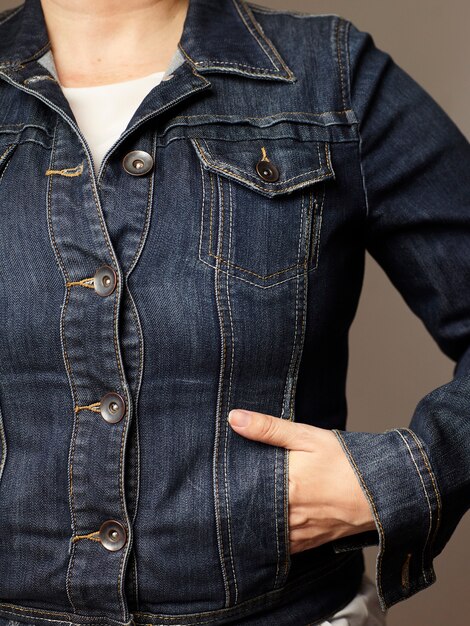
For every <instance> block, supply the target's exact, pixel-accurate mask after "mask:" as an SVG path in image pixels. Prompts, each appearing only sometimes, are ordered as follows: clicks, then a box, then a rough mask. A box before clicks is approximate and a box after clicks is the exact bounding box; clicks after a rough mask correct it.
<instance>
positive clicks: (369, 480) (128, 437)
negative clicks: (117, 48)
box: [0, 0, 470, 626]
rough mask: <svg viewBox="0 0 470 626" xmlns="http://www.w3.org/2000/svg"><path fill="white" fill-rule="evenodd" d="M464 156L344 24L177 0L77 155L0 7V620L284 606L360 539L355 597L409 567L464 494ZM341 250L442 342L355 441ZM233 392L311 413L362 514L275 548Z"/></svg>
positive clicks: (416, 585) (331, 589)
mask: <svg viewBox="0 0 470 626" xmlns="http://www.w3.org/2000/svg"><path fill="white" fill-rule="evenodd" d="M129 54H132V55H135V54H138V50H132V51H129ZM469 172H470V147H469V143H468V141H467V139H466V138H465V137H464V136H463V134H462V133H461V132H460V131H459V130H458V128H457V127H456V126H455V124H454V123H453V122H452V121H451V120H450V119H449V117H448V116H447V115H446V114H445V113H444V112H443V110H442V109H441V108H440V107H439V106H438V104H437V103H436V102H435V101H434V100H433V99H432V98H431V97H430V96H429V95H428V94H427V93H426V92H425V91H424V90H423V88H421V87H420V86H419V85H418V84H417V83H416V82H415V81H414V80H413V79H412V78H411V77H410V76H409V75H408V74H407V73H406V72H405V71H403V70H402V69H400V67H398V66H397V65H396V64H395V63H394V61H393V59H392V58H391V57H390V56H389V55H388V54H387V53H385V52H383V51H381V50H379V49H378V48H377V47H376V46H375V44H374V41H373V39H372V37H371V36H370V35H369V34H368V33H365V32H361V31H360V30H358V28H356V27H355V26H354V25H353V24H351V23H350V22H349V21H348V20H346V19H344V18H341V17H339V16H337V15H318V16H316V15H311V14H306V13H296V12H293V11H272V10H269V9H266V8H263V7H261V6H257V5H255V4H250V3H249V4H246V3H245V2H243V1H242V0H191V2H190V6H189V12H188V14H187V17H186V20H185V23H184V29H183V34H182V36H181V40H180V42H179V45H178V50H177V52H176V53H175V56H174V58H173V61H172V63H171V64H170V67H169V68H168V70H167V72H166V75H165V77H164V80H163V81H162V82H161V83H160V84H159V85H158V86H157V87H155V88H153V89H152V90H151V92H150V93H149V94H148V95H147V96H146V97H145V98H144V100H143V101H142V102H141V104H140V105H139V107H138V109H137V110H136V111H135V113H134V115H133V117H132V119H131V120H130V121H129V124H128V126H127V128H126V130H125V131H124V132H123V133H122V134H121V136H120V137H119V139H118V140H117V141H116V142H115V143H114V145H113V146H112V147H111V148H110V149H109V151H108V152H107V154H106V155H105V158H104V160H103V162H102V164H101V166H100V168H99V171H98V172H97V173H95V172H94V171H93V160H92V156H91V153H90V149H89V146H88V145H87V143H86V141H85V139H84V137H83V135H82V133H81V132H80V130H79V128H78V126H77V123H76V120H75V118H74V116H73V113H72V111H71V109H70V107H69V105H68V103H67V100H66V99H65V97H64V95H63V93H62V91H61V89H60V85H59V84H58V79H57V73H56V71H55V66H54V63H53V58H52V54H51V50H50V43H49V41H48V36H47V30H46V26H45V21H44V15H43V13H42V8H41V4H40V1H39V0H26V2H25V4H23V5H20V7H18V8H16V9H13V10H9V11H7V12H5V13H3V15H2V17H1V20H0V259H1V263H0V408H1V419H0V624H2V626H3V625H4V624H5V623H8V622H9V621H11V620H14V621H19V622H26V623H29V624H34V625H36V626H46V625H48V624H52V623H54V624H55V625H56V626H69V625H71V624H74V625H77V624H78V625H89V624H93V625H98V624H100V625H104V626H130V625H133V624H142V625H145V624H151V625H155V626H156V625H160V624H162V625H163V624H164V625H167V626H169V625H175V624H178V625H188V626H189V625H196V624H211V625H218V624H250V625H257V626H268V625H272V624H282V625H283V626H284V625H285V626H289V625H292V626H305V625H307V624H313V623H314V622H318V621H321V620H322V619H326V618H327V617H328V616H330V615H332V614H333V613H334V612H336V611H337V610H339V609H340V608H341V607H343V606H344V605H346V604H347V603H348V602H349V601H350V600H351V598H352V597H353V596H354V594H355V593H356V591H357V589H358V587H359V584H360V580H361V576H362V573H363V571H364V558H363V551H362V548H363V547H364V546H367V545H377V546H378V550H377V569H376V583H377V592H378V596H379V599H380V603H381V607H382V609H383V610H384V611H385V610H386V609H387V608H388V607H390V606H392V605H393V604H395V603H397V602H400V601H403V600H406V599H407V598H409V597H410V596H412V595H413V594H415V593H417V592H418V591H419V590H421V589H424V588H426V587H428V586H430V585H431V584H432V583H433V582H434V581H435V573H434V569H433V559H435V557H436V556H437V555H438V554H439V553H440V552H441V551H442V550H443V548H444V546H445V545H446V543H447V541H448V540H449V538H450V536H451V535H452V532H453V531H454V529H455V527H456V526H457V524H458V522H459V520H460V519H461V518H462V516H463V515H464V513H465V511H466V510H467V509H468V507H469V500H470V419H469V412H470V289H469V284H470V177H469ZM366 250H368V251H369V253H370V254H371V255H372V256H373V257H374V259H376V261H377V262H378V263H379V264H380V265H381V267H382V268H383V269H384V270H385V272H386V274H387V275H388V277H389V278H390V280H391V282H392V283H393V285H395V287H396V288H397V289H398V290H399V291H400V293H401V294H402V296H403V298H404V299H405V301H406V303H407V304H408V305H409V307H410V309H411V310H412V311H413V312H414V313H415V314H416V315H417V316H419V318H420V319H421V320H422V322H423V324H424V325H425V327H426V328H427V330H428V331H429V333H430V334H431V336H432V337H433V338H434V340H435V341H436V343H437V344H438V346H439V348H440V349H441V350H442V351H443V353H444V354H446V355H447V356H448V357H450V358H451V359H453V360H454V361H455V363H456V365H455V371H454V377H453V379H452V380H451V381H449V382H448V383H446V384H444V385H442V386H440V387H439V388H437V389H434V390H432V391H431V392H430V393H428V394H427V395H426V396H425V397H424V398H422V400H421V401H420V402H419V404H418V406H417V407H416V410H415V412H414V413H413V415H412V416H411V420H410V419H409V417H408V416H406V415H403V416H397V422H398V423H397V427H396V428H393V429H391V430H387V431H385V432H379V433H377V432H370V433H368V432H351V431H348V430H346V417H347V403H346V397H345V380H346V371H347V362H348V330H349V328H350V325H351V322H352V321H353V318H354V315H355V313H356V309H357V304H358V299H359V296H360V292H361V286H362V281H363V273H364V259H365V252H366ZM467 280H468V281H469V283H467ZM232 408H247V409H252V410H255V411H260V412H263V413H267V414H270V415H275V416H278V417H281V418H283V419H288V420H296V421H298V422H304V423H308V424H312V425H315V426H319V427H322V428H328V429H332V430H333V432H334V433H335V435H336V436H337V438H338V439H339V441H340V443H341V445H342V446H343V448H344V451H345V453H346V454H347V457H348V459H349V461H350V463H351V465H352V467H353V468H354V471H355V475H356V476H357V479H358V480H359V482H360V485H361V487H362V489H363V491H364V493H365V494H366V496H367V498H368V501H369V503H370V507H371V511H372V512H373V515H374V520H375V524H376V529H375V530H373V531H367V532H363V533H361V534H356V535H351V536H348V537H342V538H341V539H338V540H336V541H330V542H327V543H324V544H323V545H321V546H319V547H316V548H312V549H307V550H304V551H301V552H297V553H294V554H292V555H291V554H289V541H288V537H289V535H288V532H289V528H288V450H287V449H285V448H282V447H277V446H270V445H268V444H264V443H261V442H258V441H253V440H249V439H247V438H244V437H241V436H239V435H237V434H236V433H235V432H233V431H232V429H231V428H230V426H229V424H228V422H227V416H228V412H229V411H230V409H232ZM400 424H401V425H400ZM406 424H408V425H406ZM372 427H373V425H372V424H371V430H373V428H372ZM331 471H334V467H332V468H331ZM312 480H315V476H312Z"/></svg>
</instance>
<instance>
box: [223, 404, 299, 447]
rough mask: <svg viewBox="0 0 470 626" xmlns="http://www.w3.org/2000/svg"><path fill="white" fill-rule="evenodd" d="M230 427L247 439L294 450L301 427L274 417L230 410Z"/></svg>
mask: <svg viewBox="0 0 470 626" xmlns="http://www.w3.org/2000/svg"><path fill="white" fill-rule="evenodd" d="M228 421H229V424H230V426H231V427H232V428H233V429H234V430H235V431H236V432H237V433H238V434H240V435H243V437H246V438H247V439H255V440H257V441H262V442H263V443H269V444H270V445H272V446H282V447H284V448H295V443H296V441H297V443H299V440H300V438H301V436H302V432H301V431H302V430H303V429H302V428H301V425H300V424H298V423H295V422H292V421H290V420H287V419H282V418H280V417H274V415H266V414H265V413H257V412H256V411H246V410H244V409H232V410H231V411H230V412H229V415H228Z"/></svg>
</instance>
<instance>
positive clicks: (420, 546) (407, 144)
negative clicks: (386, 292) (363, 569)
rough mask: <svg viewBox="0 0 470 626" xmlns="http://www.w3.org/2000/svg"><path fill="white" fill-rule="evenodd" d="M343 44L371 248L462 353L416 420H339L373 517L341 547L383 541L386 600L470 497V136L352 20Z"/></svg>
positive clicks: (427, 578) (414, 575) (406, 588)
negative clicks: (351, 423)
mask: <svg viewBox="0 0 470 626" xmlns="http://www.w3.org/2000/svg"><path fill="white" fill-rule="evenodd" d="M344 51H345V58H346V59H347V60H348V63H347V74H348V76H347V78H348V88H349V97H350V105H351V108H352V109H353V110H354V112H355V114H356V116H357V118H358V120H359V129H360V136H361V167H362V172H363V184H364V193H365V194H366V200H367V207H368V209H367V210H368V214H367V233H366V245H367V249H368V251H369V253H370V254H371V256H372V257H373V258H374V259H375V260H376V261H377V262H378V263H379V264H380V265H381V267H382V268H383V269H384V271H385V272H386V274H387V275H388V277H389V278H390V280H391V282H392V283H393V285H394V286H395V287H396V288H397V289H398V290H399V291H400V293H401V294H402V296H403V298H404V300H405V301H406V303H407V304H408V306H409V307H410V309H411V310H412V311H413V312H414V313H415V314H416V315H418V316H419V317H420V319H421V320H422V322H423V323H424V325H425V327H426V328H427V330H428V331H429V333H430V334H431V336H432V337H433V338H434V340H435V341H436V343H437V344H438V346H439V348H440V349H441V350H442V352H443V353H444V354H446V355H447V356H448V357H450V358H451V359H453V360H454V361H455V362H456V365H455V368H454V377H453V380H451V381H450V382H448V383H446V384H444V385H442V386H440V387H438V388H437V389H434V390H433V391H431V392H430V393H428V394H427V395H426V396H425V397H424V398H422V399H421V400H420V402H419V403H418V405H417V407H416V409H415V411H414V413H413V415H412V417H411V421H410V423H409V426H408V427H405V426H401V427H397V428H394V429H391V430H388V431H385V432H383V433H365V432H349V431H345V430H339V429H334V430H333V432H334V433H335V435H336V436H337V437H338V439H339V441H340V443H341V445H342V446H343V449H344V451H345V452H346V454H347V456H348V459H349V461H350V463H351V465H352V467H353V469H354V471H355V472H356V476H357V478H358V480H359V482H360V484H361V487H362V489H363V491H364V493H365V495H366V496H367V498H368V500H369V504H370V506H371V509H372V511H373V513H374V518H375V523H376V530H374V531H368V532H365V533H362V534H358V535H352V536H350V537H343V538H341V539H338V540H336V541H335V542H334V543H333V545H334V548H335V550H336V551H342V550H353V549H357V548H360V547H362V546H365V545H372V544H377V543H378V544H379V550H378V554H377V570H376V575H377V580H376V582H377V589H378V593H379V598H380V602H381V605H382V608H383V609H385V608H388V607H390V606H391V605H393V604H395V603H397V602H399V601H401V600H404V599H406V598H408V597H410V596H412V595H413V594H415V593H416V592H418V591H419V590H420V589H424V588H425V587H428V586H429V585H431V584H432V583H433V582H435V572H434V569H433V559H434V557H436V556H437V555H438V554H439V553H440V552H441V551H442V550H443V548H444V546H445V545H446V543H447V541H448V540H449V538H450V536H451V535H452V533H453V531H454V530H455V528H456V526H457V524H458V522H459V520H460V519H461V518H462V516H463V515H464V513H465V512H466V511H467V510H468V508H469V507H470V145H469V143H468V141H467V140H466V138H465V137H464V136H463V134H462V133H461V132H460V131H459V129H458V128H457V127H456V126H455V124H454V123H453V122H452V121H451V120H450V118H449V117H448V116H447V115H446V113H445V112H444V111H443V110H442V109H441V108H440V106H439V105H438V104H437V103H436V102H435V101H434V100H433V99H432V98H431V96H430V95H429V94H428V93H427V92H426V91H425V90H424V89H423V88H421V87H420V86H419V85H418V84H417V83H416V82H415V81H414V80H413V79H412V78H411V77H410V76H409V75H408V74H407V73H406V72H405V71H403V70H402V69H401V68H400V67H398V66H397V65H396V64H395V63H394V62H393V60H392V59H391V57H390V56H389V55H388V54H386V53H384V52H382V51H380V50H378V49H377V48H376V47H375V45H374V42H373V39H372V38H371V36H370V35H369V34H368V33H364V32H360V31H359V30H357V29H356V28H355V27H354V26H353V25H352V24H351V23H350V22H346V28H345V39H344Z"/></svg>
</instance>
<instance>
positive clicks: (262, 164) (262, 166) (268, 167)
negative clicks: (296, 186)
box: [256, 147, 279, 183]
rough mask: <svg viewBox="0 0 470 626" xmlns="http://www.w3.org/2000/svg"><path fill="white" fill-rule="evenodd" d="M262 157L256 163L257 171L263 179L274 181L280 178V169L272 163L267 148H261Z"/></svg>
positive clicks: (269, 181)
mask: <svg viewBox="0 0 470 626" xmlns="http://www.w3.org/2000/svg"><path fill="white" fill-rule="evenodd" d="M261 152H262V154H263V156H262V158H261V159H260V160H259V161H258V163H257V164H256V172H257V173H258V176H260V177H261V178H262V179H263V180H265V181H267V182H268V183H274V182H275V181H276V180H278V178H279V170H278V169H277V167H276V166H275V165H274V163H271V161H270V160H269V159H268V156H267V154H266V148H264V147H263V148H261Z"/></svg>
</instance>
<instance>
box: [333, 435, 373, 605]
mask: <svg viewBox="0 0 470 626" xmlns="http://www.w3.org/2000/svg"><path fill="white" fill-rule="evenodd" d="M332 432H334V433H335V435H336V437H337V438H338V440H339V442H340V444H341V446H342V448H343V450H344V451H345V453H346V455H347V457H348V459H349V461H350V463H351V464H352V466H353V467H354V469H355V470H356V473H357V476H358V477H359V480H360V482H361V485H362V487H363V488H364V491H365V493H366V494H367V496H368V498H369V502H370V504H371V506H372V510H373V513H374V517H375V521H376V523H377V526H378V528H379V552H378V555H377V591H378V593H379V597H380V600H381V603H382V604H383V605H385V598H384V595H383V590H382V561H383V556H384V553H385V531H384V528H383V526H382V522H381V520H380V517H379V514H378V511H377V506H376V504H375V500H374V498H373V496H372V493H371V492H370V491H369V488H368V487H367V484H366V481H365V480H364V477H363V475H362V472H361V470H360V469H359V467H358V465H357V463H356V461H355V459H354V457H353V456H352V454H351V451H350V450H349V448H348V446H347V444H346V441H345V440H344V437H343V436H342V434H341V433H340V432H339V430H338V429H337V428H333V429H332Z"/></svg>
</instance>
